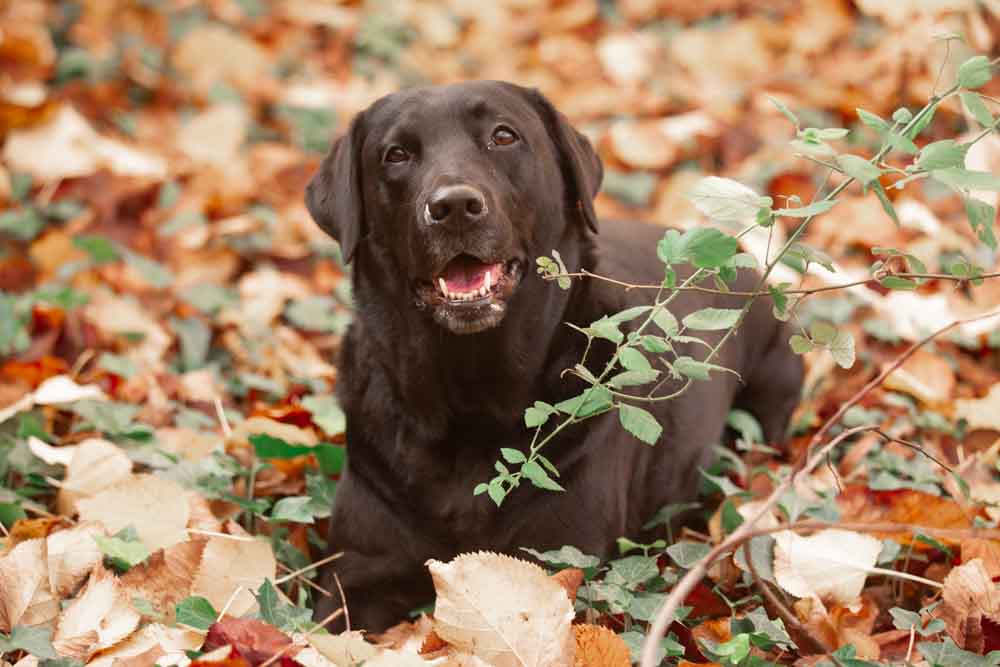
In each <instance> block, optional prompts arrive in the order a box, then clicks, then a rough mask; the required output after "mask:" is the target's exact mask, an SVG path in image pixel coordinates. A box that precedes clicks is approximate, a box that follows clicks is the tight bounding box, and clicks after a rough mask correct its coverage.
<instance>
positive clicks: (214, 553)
mask: <svg viewBox="0 0 1000 667" xmlns="http://www.w3.org/2000/svg"><path fill="white" fill-rule="evenodd" d="M276 569H277V563H276V561H275V559H274V553H273V552H272V551H271V545H270V544H268V543H267V541H266V540H263V539H258V538H253V537H240V536H235V535H234V536H230V537H210V538H209V539H208V543H207V544H206V545H205V551H204V552H203V553H202V556H201V564H200V565H199V566H198V569H197V571H196V572H195V577H194V582H193V583H192V586H191V595H200V596H202V597H204V598H207V599H208V601H209V602H211V603H212V606H213V607H215V608H216V609H218V610H220V611H221V610H222V609H223V608H226V607H227V605H228V609H227V614H229V615H230V616H242V615H243V614H245V613H247V612H248V611H250V610H251V609H253V608H254V606H255V605H256V601H255V600H254V597H253V595H251V593H250V591H256V590H257V588H258V587H260V585H261V584H262V583H264V580H265V579H270V580H272V581H273V580H274V576H275V570H276ZM237 591H239V592H237Z"/></svg>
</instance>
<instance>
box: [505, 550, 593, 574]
mask: <svg viewBox="0 0 1000 667" xmlns="http://www.w3.org/2000/svg"><path fill="white" fill-rule="evenodd" d="M521 551H526V552H528V553H529V554H531V555H532V556H534V557H535V558H537V559H538V560H540V561H542V562H543V563H548V564H549V565H552V566H554V567H557V568H560V569H562V568H567V567H575V568H579V569H581V570H584V571H586V570H592V569H594V568H596V567H597V566H598V565H600V564H601V559H600V558H598V557H597V556H590V555H588V554H585V553H583V552H582V551H580V550H579V549H577V548H576V547H574V546H565V547H561V548H559V549H555V550H552V551H544V552H538V551H535V550H534V549H529V548H527V547H521Z"/></svg>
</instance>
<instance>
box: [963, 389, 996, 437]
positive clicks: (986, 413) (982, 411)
mask: <svg viewBox="0 0 1000 667" xmlns="http://www.w3.org/2000/svg"><path fill="white" fill-rule="evenodd" d="M955 418H956V419H965V420H966V421H967V422H969V428H970V429H980V428H981V429H987V430H990V431H1000V383H997V384H995V385H993V386H992V387H990V390H989V392H987V394H986V396H983V397H982V398H971V399H959V400H957V401H955Z"/></svg>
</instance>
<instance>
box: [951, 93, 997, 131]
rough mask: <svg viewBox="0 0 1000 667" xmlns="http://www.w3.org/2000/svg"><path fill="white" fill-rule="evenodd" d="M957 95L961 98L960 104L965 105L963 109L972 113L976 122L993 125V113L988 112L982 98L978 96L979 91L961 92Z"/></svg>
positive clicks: (987, 125) (984, 125)
mask: <svg viewBox="0 0 1000 667" xmlns="http://www.w3.org/2000/svg"><path fill="white" fill-rule="evenodd" d="M959 97H961V98H962V105H963V106H965V110H966V111H968V112H969V113H970V114H972V117H973V118H975V119H976V122H977V123H979V124H980V125H982V126H983V127H991V126H992V125H993V114H992V113H990V110H989V108H988V107H987V106H986V103H985V102H983V98H982V97H980V95H979V93H970V92H962V93H959Z"/></svg>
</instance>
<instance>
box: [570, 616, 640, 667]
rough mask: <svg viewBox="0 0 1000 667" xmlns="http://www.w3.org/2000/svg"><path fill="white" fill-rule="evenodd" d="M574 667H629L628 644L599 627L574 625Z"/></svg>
mask: <svg viewBox="0 0 1000 667" xmlns="http://www.w3.org/2000/svg"><path fill="white" fill-rule="evenodd" d="M573 635H574V637H575V638H576V658H575V662H574V663H573V664H574V665H575V666H576V667H629V666H630V665H631V664H632V658H631V655H630V654H629V649H628V644H626V643H625V640H623V639H622V638H621V637H619V636H618V635H616V634H615V633H614V632H612V631H611V630H609V629H608V628H605V627H603V626H600V625H590V624H583V625H574V626H573Z"/></svg>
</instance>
